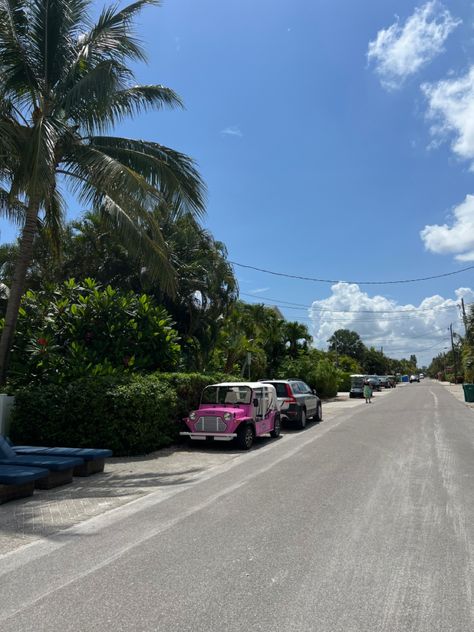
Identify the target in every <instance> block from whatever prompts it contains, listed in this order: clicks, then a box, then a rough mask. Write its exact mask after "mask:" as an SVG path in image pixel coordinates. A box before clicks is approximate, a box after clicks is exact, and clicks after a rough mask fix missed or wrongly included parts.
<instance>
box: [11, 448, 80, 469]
mask: <svg viewBox="0 0 474 632" xmlns="http://www.w3.org/2000/svg"><path fill="white" fill-rule="evenodd" d="M13 454H14V457H13V459H8V458H7V459H5V458H0V465H26V466H32V467H45V468H47V469H48V470H51V472H62V471H64V470H69V469H71V468H74V467H76V465H83V463H84V459H79V458H72V457H70V458H66V457H61V456H47V455H45V456H41V455H39V454H38V455H36V454H29V455H26V454H25V455H18V454H15V453H13Z"/></svg>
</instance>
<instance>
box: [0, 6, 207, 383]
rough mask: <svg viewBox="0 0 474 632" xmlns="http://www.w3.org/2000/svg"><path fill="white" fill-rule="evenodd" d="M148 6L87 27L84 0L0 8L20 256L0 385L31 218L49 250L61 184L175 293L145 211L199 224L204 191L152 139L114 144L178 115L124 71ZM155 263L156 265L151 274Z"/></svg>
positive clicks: (110, 14) (1, 86)
mask: <svg viewBox="0 0 474 632" xmlns="http://www.w3.org/2000/svg"><path fill="white" fill-rule="evenodd" d="M147 4H158V2H157V0H138V1H137V2H135V3H133V4H131V5H129V6H127V7H125V8H123V9H121V10H117V8H116V7H106V8H104V9H103V11H102V13H101V14H100V16H99V18H98V20H97V22H96V23H95V24H92V25H91V19H90V8H91V0H0V212H2V213H4V214H6V215H7V216H8V217H10V218H12V219H14V220H16V221H17V222H18V223H19V224H20V226H21V227H22V230H21V237H20V241H19V254H18V258H17V261H16V267H15V272H14V275H13V280H12V284H11V288H10V296H9V301H8V307H7V310H6V315H5V324H4V328H3V332H2V337H1V340H0V383H2V382H4V380H5V375H6V368H7V361H8V354H9V349H10V347H11V344H12V340H13V335H14V331H15V326H16V320H17V317H18V310H19V306H20V301H21V297H22V294H23V292H24V286H25V277H26V272H27V269H28V265H29V263H30V260H31V255H32V248H33V240H34V237H35V234H36V232H37V229H38V222H39V221H40V220H41V222H42V224H43V226H44V227H45V228H46V229H47V230H48V232H49V233H50V235H51V237H52V240H53V241H52V243H53V244H54V243H55V241H56V243H57V241H58V235H59V233H60V227H61V225H62V219H63V216H64V202H63V198H62V196H61V191H60V187H61V185H62V184H63V183H65V184H69V185H70V186H71V187H72V191H73V193H75V194H77V195H78V197H79V199H80V200H81V201H82V202H84V203H85V204H87V205H93V206H94V207H96V208H98V209H100V211H101V213H102V214H103V215H104V216H105V217H107V218H108V219H109V221H110V222H113V223H114V224H115V225H116V228H117V229H118V230H119V231H120V233H121V234H123V235H126V236H127V237H128V240H129V244H130V242H132V243H133V244H134V247H135V250H138V251H142V252H141V255H142V256H145V254H146V253H148V254H149V261H148V263H147V267H148V269H149V270H154V272H155V274H156V275H157V276H159V279H160V281H161V283H162V284H163V285H164V286H165V287H166V288H167V289H168V290H169V291H171V290H172V289H173V275H172V268H171V266H170V265H169V264H168V262H167V258H166V246H165V243H164V241H163V239H162V238H161V233H160V230H159V226H158V225H155V226H154V234H153V236H152V238H150V234H149V232H146V231H145V230H143V225H144V224H146V227H147V230H148V231H149V227H150V222H151V219H150V216H149V213H148V209H149V208H151V207H153V206H155V205H156V204H157V203H159V202H160V201H162V200H163V199H165V200H167V201H169V202H171V203H172V204H173V205H174V206H176V207H177V208H180V209H182V210H183V211H184V212H190V213H192V214H194V215H199V214H200V213H201V212H203V208H204V201H203V197H204V185H203V183H202V181H201V179H200V177H199V175H198V173H197V171H196V168H195V166H194V163H193V161H192V160H191V159H190V158H188V157H187V156H185V155H184V154H182V153H179V152H177V151H174V150H172V149H169V148H168V147H164V146H163V145H160V144H158V143H156V142H148V141H142V140H131V139H128V138H119V137H112V136H109V135H107V131H108V130H109V129H110V128H111V127H112V126H113V125H114V124H115V123H117V122H119V121H121V120H122V119H123V118H124V117H127V116H133V115H136V114H137V113H140V112H142V111H144V110H147V109H150V108H161V107H164V106H180V105H181V101H180V99H179V97H178V96H177V95H176V94H175V93H174V92H173V91H172V90H170V89H168V88H165V87H163V86H161V85H133V81H134V77H133V73H132V71H131V70H130V67H129V66H127V64H130V63H133V62H136V61H140V60H144V59H145V55H144V52H143V50H142V48H141V46H140V43H139V41H138V40H137V39H136V38H135V37H134V34H133V30H132V22H133V19H134V18H135V16H136V15H137V13H138V12H139V11H140V10H141V9H142V8H143V7H144V6H145V5H147ZM157 260H158V261H159V262H160V265H159V266H158V265H157Z"/></svg>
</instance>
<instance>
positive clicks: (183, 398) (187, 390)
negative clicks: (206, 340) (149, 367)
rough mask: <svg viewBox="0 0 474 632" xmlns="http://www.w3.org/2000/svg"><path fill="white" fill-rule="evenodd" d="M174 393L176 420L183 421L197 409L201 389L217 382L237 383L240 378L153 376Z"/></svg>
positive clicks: (224, 376) (191, 374) (219, 376)
mask: <svg viewBox="0 0 474 632" xmlns="http://www.w3.org/2000/svg"><path fill="white" fill-rule="evenodd" d="M155 377H156V378H157V379H159V380H160V382H162V383H163V384H166V385H167V386H169V387H170V388H172V389H173V390H174V391H175V392H176V401H177V404H176V418H177V419H183V418H184V417H185V416H186V415H187V414H188V413H189V411H190V410H192V409H193V408H197V407H198V406H199V402H200V400H201V393H202V390H203V388H205V387H206V386H209V384H218V383H219V382H239V381H241V378H239V377H234V376H231V375H223V374H222V373H210V374H207V373H160V374H157V375H156V376H155Z"/></svg>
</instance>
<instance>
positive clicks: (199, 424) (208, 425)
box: [194, 416, 227, 432]
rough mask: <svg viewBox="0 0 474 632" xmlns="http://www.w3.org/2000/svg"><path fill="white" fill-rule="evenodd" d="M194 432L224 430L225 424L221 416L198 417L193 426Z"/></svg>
mask: <svg viewBox="0 0 474 632" xmlns="http://www.w3.org/2000/svg"><path fill="white" fill-rule="evenodd" d="M194 430H195V431H196V432H225V431H226V430H227V424H226V423H224V422H223V421H222V418H221V417H211V416H209V417H207V416H206V417H199V419H198V420H197V421H196V424H195V426H194Z"/></svg>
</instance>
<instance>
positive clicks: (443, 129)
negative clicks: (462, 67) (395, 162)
mask: <svg viewBox="0 0 474 632" xmlns="http://www.w3.org/2000/svg"><path fill="white" fill-rule="evenodd" d="M421 89H422V91H423V92H424V94H425V96H426V98H427V100H428V113H427V116H428V118H429V119H432V120H433V125H432V127H431V133H432V135H433V137H434V138H435V139H436V140H441V141H442V140H445V139H446V138H449V137H453V140H452V145H451V146H452V150H453V151H454V153H455V154H457V155H458V156H459V157H460V158H462V159H464V160H470V161H473V160H474V65H472V66H471V67H470V69H469V71H468V72H467V73H466V74H465V75H463V76H461V77H452V78H449V79H445V80H443V81H439V82H437V83H424V84H423V85H422V86H421ZM471 164H474V163H471ZM471 168H472V166H471Z"/></svg>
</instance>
